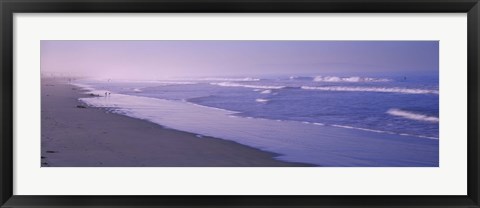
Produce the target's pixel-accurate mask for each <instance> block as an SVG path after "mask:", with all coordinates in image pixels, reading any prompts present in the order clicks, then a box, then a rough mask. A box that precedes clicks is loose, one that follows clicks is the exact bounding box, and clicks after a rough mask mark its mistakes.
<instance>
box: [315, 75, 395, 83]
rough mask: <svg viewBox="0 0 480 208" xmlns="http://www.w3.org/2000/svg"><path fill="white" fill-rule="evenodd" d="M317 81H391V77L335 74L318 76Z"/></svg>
mask: <svg viewBox="0 0 480 208" xmlns="http://www.w3.org/2000/svg"><path fill="white" fill-rule="evenodd" d="M313 81H315V82H389V81H391V80H390V79H381V78H371V77H335V76H316V77H315V78H313Z"/></svg>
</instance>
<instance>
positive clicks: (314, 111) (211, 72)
mask: <svg viewBox="0 0 480 208" xmlns="http://www.w3.org/2000/svg"><path fill="white" fill-rule="evenodd" d="M438 47H439V43H438V41H42V42H41V67H42V68H41V72H42V76H44V77H49V76H64V77H75V78H76V79H75V81H74V82H73V83H74V84H76V85H77V86H80V87H82V88H85V89H88V90H89V91H91V93H95V94H98V95H100V97H88V98H81V101H82V102H85V103H86V104H88V105H90V106H93V107H106V108H107V109H108V110H109V111H111V112H113V113H119V114H123V115H127V116H131V117H135V118H140V119H146V120H149V121H151V122H154V123H157V124H159V125H162V126H165V127H168V128H173V129H178V130H182V131H188V132H192V133H196V134H199V135H200V136H199V138H201V135H208V136H213V137H217V138H221V139H227V140H233V141H236V142H239V143H242V144H245V145H249V146H253V147H255V148H259V149H263V150H268V151H272V152H275V153H279V154H280V156H278V158H279V159H282V160H286V161H294V162H306V163H311V164H317V165H322V166H434V167H436V166H438V141H439V122H440V117H439V96H440V93H441V90H440V89H439V83H438V76H439V72H438V64H439V60H438ZM105 92H111V93H112V95H111V96H107V97H105V96H103V95H104V93H105Z"/></svg>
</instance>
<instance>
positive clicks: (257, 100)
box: [255, 98, 269, 103]
mask: <svg viewBox="0 0 480 208" xmlns="http://www.w3.org/2000/svg"><path fill="white" fill-rule="evenodd" d="M268 101H269V100H267V99H261V98H258V99H255V102H259V103H266V102H268Z"/></svg>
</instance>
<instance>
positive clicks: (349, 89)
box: [301, 86, 438, 94]
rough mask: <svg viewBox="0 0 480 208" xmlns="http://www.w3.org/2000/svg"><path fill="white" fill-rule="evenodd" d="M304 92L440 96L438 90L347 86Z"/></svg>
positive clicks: (317, 88) (305, 88)
mask: <svg viewBox="0 0 480 208" xmlns="http://www.w3.org/2000/svg"><path fill="white" fill-rule="evenodd" d="M301 88H302V89H304V90H322V91H340V92H384V93H401V94H438V90H427V89H413V88H400V87H392V88H388V87H346V86H326V87H312V86H302V87H301Z"/></svg>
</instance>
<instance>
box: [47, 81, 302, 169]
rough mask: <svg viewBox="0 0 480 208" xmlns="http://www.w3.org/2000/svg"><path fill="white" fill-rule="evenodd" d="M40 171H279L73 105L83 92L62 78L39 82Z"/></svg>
mask: <svg viewBox="0 0 480 208" xmlns="http://www.w3.org/2000/svg"><path fill="white" fill-rule="evenodd" d="M41 87H42V95H41V98H42V101H41V103H42V107H41V109H42V112H41V119H42V120H41V125H42V140H41V142H42V151H41V152H42V155H41V157H42V159H41V161H42V167H141V166H145V167H259V166H260V167H284V166H310V165H308V164H301V163H289V162H283V161H279V160H276V159H274V157H275V156H277V155H276V154H274V153H270V152H264V151H261V150H258V149H255V148H252V147H249V146H245V145H242V144H239V143H236V142H232V141H228V140H223V139H217V138H212V137H202V138H198V137H197V136H196V135H195V134H192V133H187V132H182V131H177V130H172V129H166V128H163V127H161V126H159V125H157V124H154V123H151V122H148V121H144V120H140V119H135V118H130V117H127V116H123V115H119V114H114V113H108V112H107V111H106V109H101V108H93V107H86V108H79V107H77V106H80V105H81V106H85V105H84V104H83V103H81V102H80V101H78V98H80V97H87V96H88V95H85V94H83V92H84V91H82V90H81V89H79V88H78V87H75V86H72V85H70V84H68V83H67V81H65V80H58V79H57V80H53V79H42V86H41Z"/></svg>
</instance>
